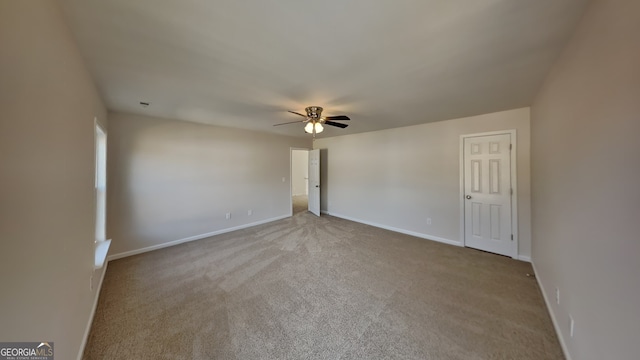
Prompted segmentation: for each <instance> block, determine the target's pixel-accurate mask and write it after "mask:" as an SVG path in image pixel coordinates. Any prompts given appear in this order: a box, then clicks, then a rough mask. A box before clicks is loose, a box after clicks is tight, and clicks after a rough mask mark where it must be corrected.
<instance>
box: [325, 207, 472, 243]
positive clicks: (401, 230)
mask: <svg viewBox="0 0 640 360" xmlns="http://www.w3.org/2000/svg"><path fill="white" fill-rule="evenodd" d="M324 213H325V214H327V215H331V216H333V217H337V218H341V219H345V220H349V221H354V222H357V223H361V224H365V225H369V226H373V227H377V228H380V229H385V230H389V231H393V232H397V233H401V234H405V235H411V236H415V237H419V238H422V239H427V240H433V241H437V242H441V243H444V244H448V245H455V246H462V243H460V242H459V241H455V240H450V239H445V238H442V237H438V236H433V235H429V234H423V233H419V232H415V231H411V230H405V229H400V228H397V227H393V226H387V225H382V224H378V223H374V222H371V221H365V220H360V219H355V218H352V217H350V216H346V215H340V214H336V213H329V212H327V211H325V212H324Z"/></svg>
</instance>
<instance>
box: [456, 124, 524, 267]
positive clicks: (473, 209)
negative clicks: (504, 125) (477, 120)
mask: <svg viewBox="0 0 640 360" xmlns="http://www.w3.org/2000/svg"><path fill="white" fill-rule="evenodd" d="M463 176H464V197H465V199H464V233H465V236H464V241H465V246H468V247H472V248H475V249H480V250H484V251H489V252H492V253H496V254H501V255H507V256H511V257H515V256H516V252H517V250H516V249H515V246H514V242H513V233H512V225H511V193H512V191H511V135H510V134H499V135H487V136H477V137H468V138H465V139H464V174H463Z"/></svg>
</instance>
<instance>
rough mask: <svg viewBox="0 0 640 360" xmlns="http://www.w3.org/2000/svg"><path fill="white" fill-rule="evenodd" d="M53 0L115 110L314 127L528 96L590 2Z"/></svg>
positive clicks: (453, 111) (288, 130) (469, 111)
mask: <svg viewBox="0 0 640 360" xmlns="http://www.w3.org/2000/svg"><path fill="white" fill-rule="evenodd" d="M60 3H61V5H62V8H63V11H64V13H65V15H66V16H67V18H68V21H69V25H70V27H71V29H72V31H73V33H74V35H75V37H76V38H77V40H78V44H79V47H80V50H81V52H82V53H83V56H84V57H85V59H86V61H87V64H88V67H89V69H90V71H91V72H92V74H93V76H94V78H95V80H96V82H97V84H98V87H99V89H100V91H101V93H102V96H103V98H104V100H105V102H106V105H107V107H108V108H109V109H110V110H115V111H123V112H130V113H135V114H146V115H153V116H158V117H165V118H176V119H181V120H188V121H195V122H201V123H209V124H216V125H221V126H230V127H237V128H245V129H253V130H258V131H269V132H274V133H280V134H287V135H293V136H310V135H305V134H304V133H303V130H302V128H303V126H302V125H286V126H279V127H273V126H272V125H273V124H276V123H280V122H287V121H295V120H298V119H302V118H299V117H297V116H295V115H292V114H289V113H287V112H286V110H288V109H289V110H294V111H299V112H304V108H305V107H306V106H309V105H318V106H323V107H324V108H325V111H324V115H340V114H346V115H348V116H350V117H351V118H352V121H350V122H349V125H350V126H349V127H348V128H346V129H344V130H342V129H337V128H331V127H328V126H327V127H326V128H327V130H326V131H325V132H324V133H322V134H320V135H319V136H320V137H323V136H336V135H342V134H350V133H358V132H365V131H372V130H379V129H386V128H392V127H400V126H407V125H414V124H420V123H426V122H431V121H438V120H445V119H450V118H457V117H464V116H470V115H476V114H483V113H489V112H494V111H500V110H506V109H512V108H518V107H522V106H528V105H530V104H531V102H532V99H533V96H534V94H535V93H536V91H537V90H538V88H539V86H540V85H541V83H542V80H543V78H544V76H545V75H546V72H547V71H548V69H549V68H550V66H551V64H552V62H553V61H554V60H555V59H556V58H557V57H558V55H559V52H560V51H561V50H562V48H563V46H564V44H565V43H566V41H567V40H568V37H569V36H570V35H571V32H572V30H573V28H574V26H575V24H576V22H577V20H579V18H580V16H581V15H582V12H583V10H584V7H585V6H586V4H587V3H588V0H415V1H414V0H394V1H383V0H366V1H365V0H351V1H347V0H324V1H300V0H295V1H294V0H243V1H238V0H217V1H205V0H174V1H169V0H60ZM140 101H149V102H151V106H149V107H148V108H142V107H141V106H140V105H139V102H140Z"/></svg>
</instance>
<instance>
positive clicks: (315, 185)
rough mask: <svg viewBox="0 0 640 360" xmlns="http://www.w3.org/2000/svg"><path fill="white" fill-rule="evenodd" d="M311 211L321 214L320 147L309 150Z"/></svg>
mask: <svg viewBox="0 0 640 360" xmlns="http://www.w3.org/2000/svg"><path fill="white" fill-rule="evenodd" d="M309 211H311V212H312V213H314V214H315V215H317V216H320V149H316V150H309Z"/></svg>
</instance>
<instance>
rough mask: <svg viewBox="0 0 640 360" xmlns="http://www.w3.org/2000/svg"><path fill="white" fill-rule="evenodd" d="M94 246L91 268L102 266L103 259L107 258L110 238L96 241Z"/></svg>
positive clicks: (96, 268)
mask: <svg viewBox="0 0 640 360" xmlns="http://www.w3.org/2000/svg"><path fill="white" fill-rule="evenodd" d="M94 246H95V249H94V253H95V263H94V264H93V269H94V270H98V269H100V268H101V267H103V266H104V263H105V260H107V253H108V252H109V246H111V239H109V240H100V241H96V242H95V243H94Z"/></svg>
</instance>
